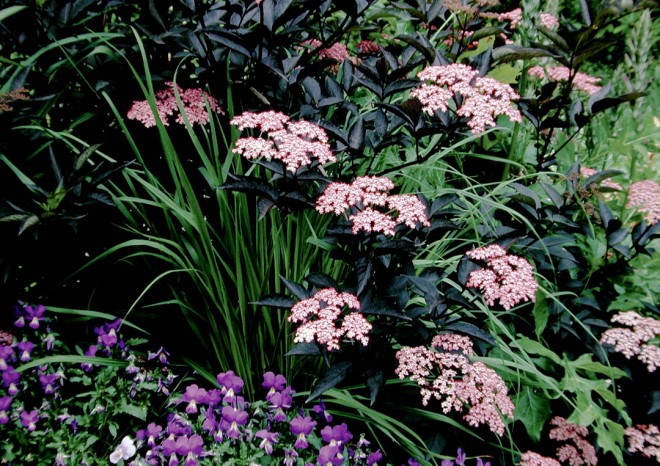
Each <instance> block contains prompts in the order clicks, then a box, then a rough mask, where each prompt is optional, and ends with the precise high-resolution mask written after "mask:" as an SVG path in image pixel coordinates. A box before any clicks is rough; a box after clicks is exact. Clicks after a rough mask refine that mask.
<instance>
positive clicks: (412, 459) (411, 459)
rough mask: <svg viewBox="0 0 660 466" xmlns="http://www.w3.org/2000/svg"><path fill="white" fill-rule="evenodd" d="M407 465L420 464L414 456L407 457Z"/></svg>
mask: <svg viewBox="0 0 660 466" xmlns="http://www.w3.org/2000/svg"><path fill="white" fill-rule="evenodd" d="M408 466H421V465H420V464H419V461H417V460H416V459H415V458H409V459H408Z"/></svg>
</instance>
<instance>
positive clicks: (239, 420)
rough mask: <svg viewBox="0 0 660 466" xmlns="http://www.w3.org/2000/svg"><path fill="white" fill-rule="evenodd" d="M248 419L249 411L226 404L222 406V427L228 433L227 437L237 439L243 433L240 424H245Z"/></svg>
mask: <svg viewBox="0 0 660 466" xmlns="http://www.w3.org/2000/svg"><path fill="white" fill-rule="evenodd" d="M247 420H248V413H247V412H245V411H243V410H240V409H236V408H233V407H231V406H225V407H223V408H222V420H221V421H220V429H222V431H223V432H224V433H225V435H227V437H230V438H233V439H237V438H238V437H240V435H241V431H240V429H239V426H244V425H245V424H246V423H247Z"/></svg>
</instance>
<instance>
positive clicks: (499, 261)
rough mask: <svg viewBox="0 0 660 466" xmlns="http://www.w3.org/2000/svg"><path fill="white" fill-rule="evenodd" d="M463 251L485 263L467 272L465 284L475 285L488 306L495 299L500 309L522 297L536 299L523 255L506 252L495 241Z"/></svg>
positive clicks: (535, 288) (524, 299) (534, 282)
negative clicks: (468, 273)
mask: <svg viewBox="0 0 660 466" xmlns="http://www.w3.org/2000/svg"><path fill="white" fill-rule="evenodd" d="M465 255H466V256H468V257H470V258H472V259H475V260H481V261H485V262H486V263H487V267H485V268H483V269H479V270H474V271H472V272H470V275H469V276H468V281H467V283H466V285H465V286H466V287H468V288H479V289H480V290H481V292H482V293H483V296H484V298H485V299H486V303H487V304H488V305H489V306H494V305H495V301H499V303H500V304H501V305H502V307H504V309H511V308H512V307H513V306H515V305H516V304H518V303H520V302H522V301H531V302H535V301H536V290H537V288H538V283H537V282H536V280H535V279H534V275H533V273H534V269H533V267H532V265H531V264H530V263H529V262H528V261H527V260H526V259H523V258H522V257H518V256H514V255H508V254H507V253H506V250H505V249H504V248H502V247H501V246H499V245H496V244H493V245H489V246H485V247H482V248H477V249H473V250H471V251H468V252H466V253H465Z"/></svg>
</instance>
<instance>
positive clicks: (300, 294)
mask: <svg viewBox="0 0 660 466" xmlns="http://www.w3.org/2000/svg"><path fill="white" fill-rule="evenodd" d="M280 280H282V282H283V283H284V286H286V289H287V290H289V291H290V292H291V294H292V295H294V296H295V297H296V298H298V299H299V300H301V301H302V300H303V299H308V298H310V297H311V293H310V292H309V291H307V290H306V289H305V287H304V286H302V285H300V284H298V283H296V282H293V281H290V280H287V279H286V278H284V277H283V276H281V275H280Z"/></svg>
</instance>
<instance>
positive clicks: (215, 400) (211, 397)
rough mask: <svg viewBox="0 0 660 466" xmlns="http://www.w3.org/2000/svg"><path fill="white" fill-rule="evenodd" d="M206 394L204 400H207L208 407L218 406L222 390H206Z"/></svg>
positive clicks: (220, 401)
mask: <svg viewBox="0 0 660 466" xmlns="http://www.w3.org/2000/svg"><path fill="white" fill-rule="evenodd" d="M206 394H207V399H206V401H207V402H208V405H209V407H210V408H212V407H214V406H219V405H220V404H221V403H222V390H220V389H219V388H214V389H212V390H208V391H207V393H206Z"/></svg>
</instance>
